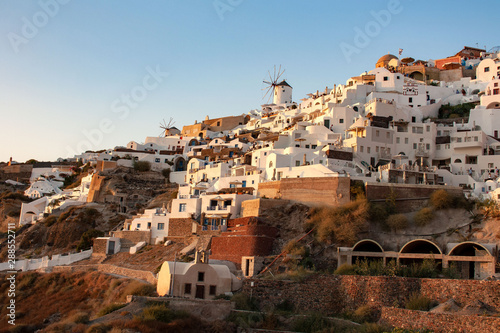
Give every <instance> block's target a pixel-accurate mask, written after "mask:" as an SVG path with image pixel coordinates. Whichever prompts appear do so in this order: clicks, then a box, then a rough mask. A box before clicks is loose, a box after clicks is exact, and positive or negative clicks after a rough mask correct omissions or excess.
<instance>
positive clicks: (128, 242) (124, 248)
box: [120, 238, 135, 253]
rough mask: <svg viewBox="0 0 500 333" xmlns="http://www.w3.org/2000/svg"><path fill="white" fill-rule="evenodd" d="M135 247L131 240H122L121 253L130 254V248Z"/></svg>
mask: <svg viewBox="0 0 500 333" xmlns="http://www.w3.org/2000/svg"><path fill="white" fill-rule="evenodd" d="M133 246H135V243H134V242H132V241H131V240H128V239H125V238H120V252H127V253H129V251H130V248H131V247H133Z"/></svg>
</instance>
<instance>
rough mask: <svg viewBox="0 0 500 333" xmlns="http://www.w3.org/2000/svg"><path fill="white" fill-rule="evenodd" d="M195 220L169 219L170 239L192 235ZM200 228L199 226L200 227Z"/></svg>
mask: <svg viewBox="0 0 500 333" xmlns="http://www.w3.org/2000/svg"><path fill="white" fill-rule="evenodd" d="M193 223H196V221H195V220H193V219H189V218H187V219H169V220H168V237H167V238H170V237H189V236H191V235H192V230H193ZM198 227H199V226H198Z"/></svg>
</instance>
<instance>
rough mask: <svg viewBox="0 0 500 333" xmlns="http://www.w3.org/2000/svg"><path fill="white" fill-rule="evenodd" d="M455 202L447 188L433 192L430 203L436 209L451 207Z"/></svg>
mask: <svg viewBox="0 0 500 333" xmlns="http://www.w3.org/2000/svg"><path fill="white" fill-rule="evenodd" d="M452 202H453V198H452V196H451V195H450V194H449V193H448V192H447V191H446V190H437V191H434V192H432V194H431V197H430V199H429V203H430V204H431V206H432V207H434V208H435V209H446V208H450V207H451V205H452Z"/></svg>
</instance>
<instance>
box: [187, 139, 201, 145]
mask: <svg viewBox="0 0 500 333" xmlns="http://www.w3.org/2000/svg"><path fill="white" fill-rule="evenodd" d="M199 144H200V143H199V142H198V140H196V139H191V140H190V141H189V146H197V145H199Z"/></svg>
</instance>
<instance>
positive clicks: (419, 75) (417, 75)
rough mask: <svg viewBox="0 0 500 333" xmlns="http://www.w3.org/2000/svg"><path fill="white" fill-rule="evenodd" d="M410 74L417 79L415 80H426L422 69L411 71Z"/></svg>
mask: <svg viewBox="0 0 500 333" xmlns="http://www.w3.org/2000/svg"><path fill="white" fill-rule="evenodd" d="M408 76H409V77H411V78H412V79H415V80H419V81H423V80H424V74H423V73H422V72H420V71H414V72H411V73H410V74H409V75H408Z"/></svg>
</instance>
